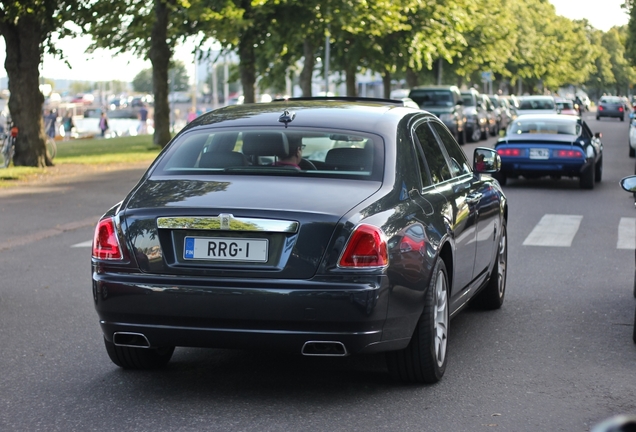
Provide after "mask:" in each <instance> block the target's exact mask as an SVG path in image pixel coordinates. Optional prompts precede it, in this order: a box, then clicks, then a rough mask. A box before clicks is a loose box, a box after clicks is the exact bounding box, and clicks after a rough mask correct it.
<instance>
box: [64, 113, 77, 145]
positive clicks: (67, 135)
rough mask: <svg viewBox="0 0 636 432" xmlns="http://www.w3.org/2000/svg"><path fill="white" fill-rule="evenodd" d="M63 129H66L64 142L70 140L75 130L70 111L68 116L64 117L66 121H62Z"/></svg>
mask: <svg viewBox="0 0 636 432" xmlns="http://www.w3.org/2000/svg"><path fill="white" fill-rule="evenodd" d="M62 127H63V128H64V141H68V140H70V139H71V134H72V133H73V128H74V127H75V122H73V113H71V112H70V111H68V112H67V113H66V116H64V120H62Z"/></svg>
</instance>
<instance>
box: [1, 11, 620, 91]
mask: <svg viewBox="0 0 636 432" xmlns="http://www.w3.org/2000/svg"><path fill="white" fill-rule="evenodd" d="M550 2H551V3H552V4H553V5H554V6H555V8H556V12H557V14H559V15H563V16H565V17H567V18H570V19H582V18H587V19H588V20H589V21H590V23H591V24H592V25H593V26H594V27H596V28H598V29H600V30H603V31H607V30H609V29H610V28H611V27H613V26H615V25H623V24H627V22H628V21H629V17H628V15H627V14H626V13H625V11H624V10H623V9H621V4H623V2H624V0H550ZM89 44H90V38H89V37H81V38H76V39H72V40H68V39H67V40H62V41H60V42H58V47H59V48H61V49H62V50H63V51H64V53H65V55H66V56H67V59H68V62H69V63H70V65H71V66H72V68H69V67H68V66H66V64H65V63H64V62H63V61H61V60H59V59H55V58H53V57H51V56H48V55H47V56H45V58H44V61H43V64H42V66H41V68H40V75H41V76H44V77H45V78H50V79H69V80H77V81H111V80H118V81H125V82H130V81H132V79H133V78H134V77H135V75H137V74H138V73H139V72H140V71H141V70H142V69H147V68H150V66H151V65H150V61H149V60H144V59H140V58H137V57H136V56H134V55H132V54H122V55H116V56H113V55H112V53H111V52H109V51H107V50H99V51H98V52H96V53H94V54H85V51H86V48H87V47H88V45H89ZM193 46H194V45H193V44H190V45H187V46H181V47H179V48H178V49H177V51H176V53H175V57H176V58H177V60H181V61H183V62H184V64H185V65H186V68H187V69H188V74H189V75H190V77H191V79H192V77H193V76H194V56H193V54H192V50H193ZM4 59H5V45H4V38H0V64H2V65H4ZM0 77H6V71H5V70H4V68H0Z"/></svg>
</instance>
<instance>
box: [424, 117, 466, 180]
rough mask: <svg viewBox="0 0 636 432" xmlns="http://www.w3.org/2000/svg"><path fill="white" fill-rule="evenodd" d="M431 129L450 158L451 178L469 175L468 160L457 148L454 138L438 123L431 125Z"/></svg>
mask: <svg viewBox="0 0 636 432" xmlns="http://www.w3.org/2000/svg"><path fill="white" fill-rule="evenodd" d="M431 127H432V128H433V129H434V130H435V132H436V133H437V135H438V136H439V138H440V141H441V142H442V145H443V146H444V149H445V150H446V153H447V154H448V157H449V158H450V162H451V164H450V169H451V174H452V175H453V177H459V176H462V175H464V174H470V173H471V169H470V165H469V164H468V159H467V158H466V155H465V154H464V151H463V150H462V149H461V147H459V144H457V141H455V138H453V137H452V135H451V134H450V133H449V132H448V130H447V129H446V128H445V127H444V126H442V125H441V124H439V123H431Z"/></svg>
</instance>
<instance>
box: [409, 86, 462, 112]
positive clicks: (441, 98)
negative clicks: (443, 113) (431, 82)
mask: <svg viewBox="0 0 636 432" xmlns="http://www.w3.org/2000/svg"><path fill="white" fill-rule="evenodd" d="M410 97H411V99H413V100H414V101H415V103H417V104H418V105H419V106H420V108H422V107H432V106H445V107H451V106H453V105H454V103H453V95H452V93H451V92H450V91H448V90H413V91H411V95H410Z"/></svg>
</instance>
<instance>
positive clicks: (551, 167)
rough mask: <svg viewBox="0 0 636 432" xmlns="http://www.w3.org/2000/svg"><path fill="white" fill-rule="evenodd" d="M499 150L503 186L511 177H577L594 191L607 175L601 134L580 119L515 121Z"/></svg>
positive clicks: (547, 117) (542, 116)
mask: <svg viewBox="0 0 636 432" xmlns="http://www.w3.org/2000/svg"><path fill="white" fill-rule="evenodd" d="M495 149H496V150H497V153H498V154H499V156H501V163H502V167H501V171H500V172H499V173H497V174H495V177H496V178H497V179H498V180H499V183H501V184H506V180H507V178H516V177H518V176H523V177H525V178H539V177H543V176H551V177H552V178H561V177H562V176H566V177H577V178H579V182H580V186H581V188H583V189H592V188H594V183H595V182H600V181H601V177H602V174H603V143H602V142H601V134H600V133H596V134H593V133H592V131H591V130H590V128H589V127H588V125H587V123H586V122H585V121H583V120H582V119H581V118H580V117H575V116H564V115H560V114H526V115H521V116H519V117H517V119H516V120H515V121H514V122H512V124H511V125H510V127H509V128H508V130H507V131H506V136H505V137H502V138H500V139H499V140H498V142H497V144H495Z"/></svg>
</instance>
